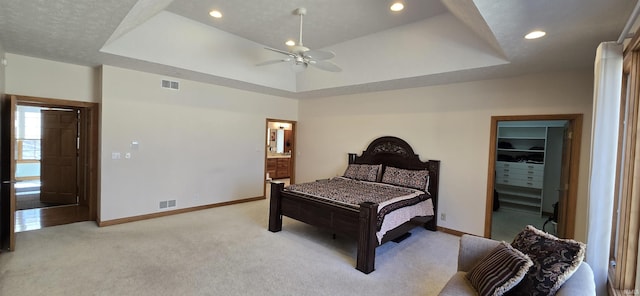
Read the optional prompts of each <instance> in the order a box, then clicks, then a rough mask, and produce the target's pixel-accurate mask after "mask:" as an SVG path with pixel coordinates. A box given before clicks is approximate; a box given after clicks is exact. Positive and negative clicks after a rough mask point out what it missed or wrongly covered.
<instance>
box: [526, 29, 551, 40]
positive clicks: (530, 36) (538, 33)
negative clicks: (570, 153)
mask: <svg viewBox="0 0 640 296" xmlns="http://www.w3.org/2000/svg"><path fill="white" fill-rule="evenodd" d="M544 35H547V33H546V32H544V31H532V32H531V33H529V34H527V35H525V36H524V38H525V39H538V38H540V37H543V36H544Z"/></svg>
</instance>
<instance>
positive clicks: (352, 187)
mask: <svg viewBox="0 0 640 296" xmlns="http://www.w3.org/2000/svg"><path fill="white" fill-rule="evenodd" d="M285 190H288V191H292V192H296V193H300V194H304V195H307V196H312V197H315V198H318V199H322V200H325V201H329V202H332V203H336V204H340V205H343V206H347V207H351V208H354V209H358V208H360V206H359V205H360V204H361V203H363V202H373V203H377V204H378V215H377V230H378V231H380V229H381V227H382V224H383V222H384V218H385V216H386V215H387V214H389V213H391V212H393V211H394V210H397V209H401V208H404V207H409V206H413V205H416V204H418V203H420V202H422V201H425V200H427V199H429V198H430V197H431V196H430V195H429V194H428V193H426V192H424V191H420V190H417V189H411V188H406V187H400V186H394V185H389V184H383V183H375V182H366V181H357V180H352V179H348V178H343V177H335V178H331V179H328V180H321V181H316V182H310V183H302V184H293V185H290V186H288V187H287V188H285Z"/></svg>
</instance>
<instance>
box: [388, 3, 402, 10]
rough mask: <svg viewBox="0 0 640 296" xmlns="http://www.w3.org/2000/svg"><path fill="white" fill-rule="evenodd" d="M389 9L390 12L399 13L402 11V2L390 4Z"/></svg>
mask: <svg viewBox="0 0 640 296" xmlns="http://www.w3.org/2000/svg"><path fill="white" fill-rule="evenodd" d="M389 9H391V11H400V10H403V9H404V4H402V2H395V3H393V4H391V7H389Z"/></svg>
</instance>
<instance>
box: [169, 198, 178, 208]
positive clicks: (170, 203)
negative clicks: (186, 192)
mask: <svg viewBox="0 0 640 296" xmlns="http://www.w3.org/2000/svg"><path fill="white" fill-rule="evenodd" d="M167 206H168V207H170V208H171V207H175V206H176V200H175V199H172V200H169V201H167Z"/></svg>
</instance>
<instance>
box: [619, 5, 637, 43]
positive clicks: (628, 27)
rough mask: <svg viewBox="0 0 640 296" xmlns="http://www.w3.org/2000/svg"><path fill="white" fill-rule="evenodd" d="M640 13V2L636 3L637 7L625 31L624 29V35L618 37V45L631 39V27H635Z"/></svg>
mask: <svg viewBox="0 0 640 296" xmlns="http://www.w3.org/2000/svg"><path fill="white" fill-rule="evenodd" d="M638 13H640V1H638V2H636V7H635V8H634V9H633V12H631V15H630V16H629V19H628V20H627V24H626V25H625V26H624V29H622V33H621V34H620V37H618V42H617V43H618V44H622V42H624V40H625V39H626V38H627V37H629V36H628V35H629V31H630V30H631V26H633V24H634V23H635V22H636V19H637V18H638Z"/></svg>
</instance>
